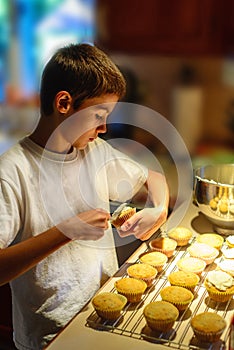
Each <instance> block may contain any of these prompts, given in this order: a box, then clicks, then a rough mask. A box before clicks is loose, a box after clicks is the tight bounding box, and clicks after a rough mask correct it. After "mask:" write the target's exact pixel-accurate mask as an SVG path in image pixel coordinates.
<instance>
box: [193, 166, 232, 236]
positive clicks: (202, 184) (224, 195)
mask: <svg viewBox="0 0 234 350" xmlns="http://www.w3.org/2000/svg"><path fill="white" fill-rule="evenodd" d="M194 199H195V202H196V203H197V205H198V207H199V209H200V211H201V212H202V213H203V214H204V215H205V216H206V217H207V218H208V219H209V220H210V221H211V222H212V223H213V225H214V229H215V231H216V232H218V233H220V234H224V235H229V234H234V164H220V165H206V166H203V167H200V168H198V169H196V170H195V171H194Z"/></svg>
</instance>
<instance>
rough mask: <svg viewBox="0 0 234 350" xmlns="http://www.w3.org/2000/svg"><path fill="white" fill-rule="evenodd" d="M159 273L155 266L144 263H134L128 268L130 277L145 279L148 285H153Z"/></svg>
mask: <svg viewBox="0 0 234 350" xmlns="http://www.w3.org/2000/svg"><path fill="white" fill-rule="evenodd" d="M157 273H158V271H157V270H156V269H155V268H154V267H153V266H151V265H148V264H143V263H140V264H133V265H131V266H129V267H128V268H127V274H128V276H129V277H133V278H138V279H140V280H143V281H144V282H145V283H146V284H147V287H150V286H151V285H152V283H153V280H154V279H155V277H156V276H157Z"/></svg>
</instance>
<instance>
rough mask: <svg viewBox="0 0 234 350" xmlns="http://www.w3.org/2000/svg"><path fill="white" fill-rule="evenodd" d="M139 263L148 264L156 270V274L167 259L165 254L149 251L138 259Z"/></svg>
mask: <svg viewBox="0 0 234 350" xmlns="http://www.w3.org/2000/svg"><path fill="white" fill-rule="evenodd" d="M139 259H140V262H142V263H144V264H149V265H151V266H153V267H154V268H156V269H157V271H158V272H160V271H162V270H163V267H164V265H165V264H166V262H167V260H168V258H167V256H166V255H165V254H163V253H160V252H155V251H150V252H147V253H143V254H141V255H140V257H139Z"/></svg>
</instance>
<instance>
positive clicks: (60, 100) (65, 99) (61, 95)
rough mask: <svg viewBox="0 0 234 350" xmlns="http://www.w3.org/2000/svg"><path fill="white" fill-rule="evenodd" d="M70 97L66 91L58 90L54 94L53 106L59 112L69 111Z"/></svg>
mask: <svg viewBox="0 0 234 350" xmlns="http://www.w3.org/2000/svg"><path fill="white" fill-rule="evenodd" d="M71 103H72V97H71V95H70V94H69V92H67V91H59V92H58V93H57V95H56V96H55V107H56V109H57V110H58V112H59V113H61V114H65V113H67V112H68V111H69V109H70V107H71Z"/></svg>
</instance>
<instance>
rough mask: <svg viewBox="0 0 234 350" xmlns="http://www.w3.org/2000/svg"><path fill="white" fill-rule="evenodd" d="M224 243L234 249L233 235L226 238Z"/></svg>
mask: <svg viewBox="0 0 234 350" xmlns="http://www.w3.org/2000/svg"><path fill="white" fill-rule="evenodd" d="M226 242H227V243H228V244H230V245H231V246H233V247H234V235H231V236H228V237H227V238H226Z"/></svg>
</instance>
